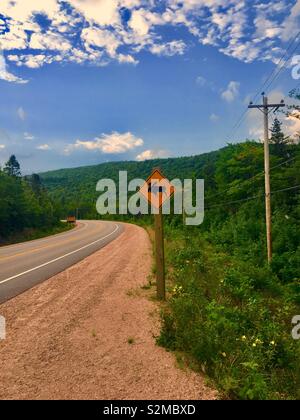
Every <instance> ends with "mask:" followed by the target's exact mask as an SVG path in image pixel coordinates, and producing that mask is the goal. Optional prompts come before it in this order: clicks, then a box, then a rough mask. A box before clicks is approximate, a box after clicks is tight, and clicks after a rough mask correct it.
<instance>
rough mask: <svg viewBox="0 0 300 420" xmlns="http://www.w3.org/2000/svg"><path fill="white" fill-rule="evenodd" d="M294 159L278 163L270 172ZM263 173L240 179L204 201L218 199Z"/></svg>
mask: <svg viewBox="0 0 300 420" xmlns="http://www.w3.org/2000/svg"><path fill="white" fill-rule="evenodd" d="M295 159H297V156H294V157H292V158H290V159H288V160H285V161H284V162H281V163H279V164H278V165H275V166H272V167H271V168H270V171H273V169H277V168H280V167H281V166H283V165H286V164H287V163H289V162H292V161H293V160H295ZM264 173H265V171H262V172H259V173H257V174H256V175H254V176H252V177H251V178H248V179H242V180H241V181H239V182H238V183H237V184H235V185H231V186H230V187H229V188H227V189H226V190H223V191H220V192H218V193H217V194H214V195H212V196H210V197H208V198H207V199H206V201H210V200H211V199H212V198H215V197H219V196H220V195H222V194H225V193H227V192H228V191H230V190H231V189H232V188H236V187H238V188H239V185H240V184H242V183H244V182H249V181H253V180H254V179H256V178H259V177H260V176H262V175H264Z"/></svg>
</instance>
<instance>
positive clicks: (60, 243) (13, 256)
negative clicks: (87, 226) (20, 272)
mask: <svg viewBox="0 0 300 420" xmlns="http://www.w3.org/2000/svg"><path fill="white" fill-rule="evenodd" d="M87 238H88V236H83V237H82V238H79V239H81V240H83V239H87ZM74 241H78V238H72V239H69V240H67V241H63V242H59V243H54V244H50V245H45V246H42V247H38V248H33V249H30V250H28V251H23V252H19V253H17V254H14V255H10V256H8V257H0V262H2V261H7V260H10V259H13V258H16V257H19V256H21V255H26V254H32V253H34V252H36V251H39V250H44V249H47V248H54V247H57V246H61V245H64V244H67V243H69V242H74Z"/></svg>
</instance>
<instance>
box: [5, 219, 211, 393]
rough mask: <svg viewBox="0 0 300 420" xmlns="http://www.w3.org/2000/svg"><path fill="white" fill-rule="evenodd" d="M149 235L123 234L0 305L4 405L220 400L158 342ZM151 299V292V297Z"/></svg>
mask: <svg viewBox="0 0 300 420" xmlns="http://www.w3.org/2000/svg"><path fill="white" fill-rule="evenodd" d="M151 264H152V257H151V245H150V241H149V238H148V235H147V233H146V232H145V231H144V230H143V229H141V228H139V227H136V226H133V225H126V227H125V231H124V233H123V234H122V235H121V236H120V237H119V238H118V239H116V240H115V241H113V242H112V243H110V244H109V245H107V246H106V247H105V248H103V249H101V250H100V251H98V252H97V253H95V254H93V255H92V256H90V257H88V258H86V259H85V260H83V261H81V262H80V263H78V264H76V265H74V266H73V267H71V268H69V269H68V270H66V271H64V272H63V273H61V274H58V275H57V276H55V277H52V278H51V279H49V280H47V281H46V282H44V283H42V284H41V285H38V286H36V287H34V288H33V289H31V290H29V291H27V292H25V293H23V294H22V295H20V296H18V297H16V298H14V299H12V300H10V301H8V302H6V303H4V304H2V305H0V314H1V315H3V316H5V317H6V328H7V339H6V340H3V341H0V399H112V400H114V399H138V400H139V399H214V398H216V393H215V392H214V391H213V390H211V389H209V388H207V387H206V386H205V383H204V379H203V378H202V377H201V376H199V375H196V374H195V373H192V372H186V371H184V370H181V369H179V368H178V367H177V366H176V361H175V357H174V355H172V354H171V353H168V352H166V351H165V350H164V349H163V348H160V347H158V346H157V345H156V344H155V339H154V336H155V335H157V334H158V331H159V322H158V317H157V311H158V304H157V303H154V302H152V301H151V300H149V298H148V297H149V296H147V293H148V294H149V292H145V291H144V290H142V289H141V286H143V285H145V284H147V278H148V275H149V273H150V271H151ZM150 293H153V291H152V292H150Z"/></svg>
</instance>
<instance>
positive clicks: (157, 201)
mask: <svg viewBox="0 0 300 420" xmlns="http://www.w3.org/2000/svg"><path fill="white" fill-rule="evenodd" d="M174 192H175V188H174V187H173V186H172V185H171V183H170V182H169V180H168V179H167V178H165V177H164V175H163V174H162V173H161V171H160V170H159V169H155V170H154V171H153V172H152V174H151V175H150V176H149V178H148V179H147V181H146V182H145V184H144V185H143V186H142V187H141V188H140V193H141V194H142V195H143V197H145V198H146V200H147V201H148V202H149V203H150V204H151V205H152V206H153V207H156V208H157V209H159V208H161V206H162V205H163V204H164V203H165V202H166V201H167V200H169V199H170V198H171V197H172V195H173V194H174Z"/></svg>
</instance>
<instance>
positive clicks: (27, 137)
mask: <svg viewBox="0 0 300 420" xmlns="http://www.w3.org/2000/svg"><path fill="white" fill-rule="evenodd" d="M24 139H25V140H30V141H31V140H34V139H35V137H34V136H33V135H32V134H30V133H27V132H25V133H24Z"/></svg>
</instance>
